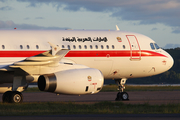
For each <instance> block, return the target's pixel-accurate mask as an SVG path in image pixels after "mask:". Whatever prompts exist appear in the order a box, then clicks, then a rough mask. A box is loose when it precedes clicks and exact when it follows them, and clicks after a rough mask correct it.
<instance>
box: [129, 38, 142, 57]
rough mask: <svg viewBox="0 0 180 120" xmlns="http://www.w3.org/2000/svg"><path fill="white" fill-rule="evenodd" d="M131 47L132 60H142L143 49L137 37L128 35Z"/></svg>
mask: <svg viewBox="0 0 180 120" xmlns="http://www.w3.org/2000/svg"><path fill="white" fill-rule="evenodd" d="M126 37H127V40H128V42H129V46H130V60H141V49H140V46H139V42H138V39H137V38H136V36H135V35H126Z"/></svg>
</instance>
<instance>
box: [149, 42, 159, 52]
mask: <svg viewBox="0 0 180 120" xmlns="http://www.w3.org/2000/svg"><path fill="white" fill-rule="evenodd" d="M150 46H151V49H152V50H155V49H156V50H158V49H160V47H159V46H158V45H157V44H156V43H150Z"/></svg>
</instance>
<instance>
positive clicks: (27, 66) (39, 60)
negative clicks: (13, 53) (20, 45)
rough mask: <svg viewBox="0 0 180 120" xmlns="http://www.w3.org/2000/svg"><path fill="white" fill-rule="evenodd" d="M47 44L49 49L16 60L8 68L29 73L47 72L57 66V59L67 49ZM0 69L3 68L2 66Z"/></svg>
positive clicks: (67, 50) (62, 55) (64, 53)
mask: <svg viewBox="0 0 180 120" xmlns="http://www.w3.org/2000/svg"><path fill="white" fill-rule="evenodd" d="M49 44H50V45H51V47H52V49H51V50H49V51H46V52H44V53H41V54H39V55H36V56H33V57H29V58H26V59H25V60H23V61H19V62H16V63H14V64H13V65H10V66H9V68H21V69H22V70H24V71H25V72H27V73H28V74H30V75H32V74H47V73H49V72H50V71H49V70H48V69H49V68H50V67H51V68H52V67H57V66H58V65H59V61H60V60H61V59H62V58H63V57H64V56H65V55H66V54H67V53H68V52H69V49H61V48H60V47H58V46H56V45H54V44H52V43H50V42H49ZM45 69H47V70H45ZM1 70H3V68H2V69H1ZM42 71H44V72H42ZM47 71H49V72H47ZM51 72H54V71H51Z"/></svg>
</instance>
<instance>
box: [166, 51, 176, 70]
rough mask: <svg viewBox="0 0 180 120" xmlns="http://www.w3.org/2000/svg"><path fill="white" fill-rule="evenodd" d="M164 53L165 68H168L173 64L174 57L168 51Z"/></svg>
mask: <svg viewBox="0 0 180 120" xmlns="http://www.w3.org/2000/svg"><path fill="white" fill-rule="evenodd" d="M165 54H166V56H167V60H166V61H167V62H166V64H167V70H169V69H170V68H171V67H172V66H173V65H174V59H173V58H172V56H171V55H170V54H169V53H167V52H166V53H165Z"/></svg>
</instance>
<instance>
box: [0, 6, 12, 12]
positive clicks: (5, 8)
mask: <svg viewBox="0 0 180 120" xmlns="http://www.w3.org/2000/svg"><path fill="white" fill-rule="evenodd" d="M0 10H2V11H8V10H13V8H12V7H9V6H5V7H1V8H0Z"/></svg>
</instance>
